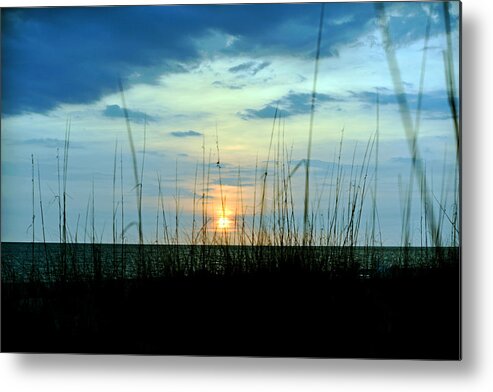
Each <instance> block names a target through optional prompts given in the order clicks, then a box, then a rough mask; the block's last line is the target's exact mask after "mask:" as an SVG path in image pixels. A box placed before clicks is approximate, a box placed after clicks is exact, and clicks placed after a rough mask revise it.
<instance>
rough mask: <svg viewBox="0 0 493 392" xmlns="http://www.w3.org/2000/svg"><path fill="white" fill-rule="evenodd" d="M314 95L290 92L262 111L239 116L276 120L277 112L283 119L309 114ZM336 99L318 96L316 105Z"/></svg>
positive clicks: (247, 111)
mask: <svg viewBox="0 0 493 392" xmlns="http://www.w3.org/2000/svg"><path fill="white" fill-rule="evenodd" d="M311 101H312V94H310V93H295V92H293V91H291V92H289V93H288V94H287V95H285V96H283V97H282V98H280V99H279V100H277V101H272V102H270V103H268V104H267V105H265V106H264V107H262V108H261V109H246V110H244V111H243V112H241V113H238V115H239V116H240V117H241V118H242V119H244V120H250V119H253V118H274V114H275V112H276V109H277V112H278V114H279V115H280V116H282V117H289V116H294V115H300V114H307V113H310V111H311V104H312V103H311ZM331 101H336V99H335V98H334V97H332V96H330V95H328V94H322V93H320V94H317V95H316V101H315V105H316V106H317V105H318V104H320V103H321V102H331Z"/></svg>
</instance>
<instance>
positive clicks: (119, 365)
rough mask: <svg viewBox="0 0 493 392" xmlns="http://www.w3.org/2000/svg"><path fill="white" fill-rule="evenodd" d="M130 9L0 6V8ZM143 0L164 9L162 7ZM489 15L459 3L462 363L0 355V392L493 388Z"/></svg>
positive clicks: (478, 5)
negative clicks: (460, 18)
mask: <svg viewBox="0 0 493 392" xmlns="http://www.w3.org/2000/svg"><path fill="white" fill-rule="evenodd" d="M216 2H227V3H230V2H231V1H216ZM135 3H136V2H135V1H125V0H119V1H111V0H106V1H94V0H92V1H80V0H79V1H70V2H67V1H49V0H47V1H42V2H41V1H39V0H38V1H15V0H0V6H1V7H5V6H39V5H68V4H70V5H109V4H121V5H123V4H135ZM142 3H145V4H163V1H153V0H146V1H144V2H142ZM181 3H182V4H197V3H206V1H181ZM492 10H493V2H489V1H484V0H464V1H463V83H462V85H463V96H462V104H463V167H462V174H463V177H462V180H463V194H462V196H463V199H462V202H463V205H462V208H463V209H462V212H463V213H462V215H463V227H462V231H463V242H462V245H463V272H464V275H463V361H462V362H427V361H369V360H311V359H251V358H193V357H132V356H89V355H16V354H0V389H1V390H3V391H16V390H20V391H44V390H49V391H50V392H52V391H53V392H56V391H66V390H69V391H83V392H90V391H93V390H106V391H110V390H116V391H118V392H123V391H139V390H140V391H147V390H150V391H152V390H159V391H214V392H220V391H228V392H229V391H237V390H239V391H248V392H253V391H269V392H270V391H297V392H298V391H299V392H302V391H322V390H323V391H328V390H344V391H365V392H370V391H378V392H385V391H399V392H401V391H403V392H405V391H413V392H415V391H437V392H438V391H447V392H451V391H468V392H471V391H481V392H482V391H485V390H489V388H491V386H492V385H493V371H492V370H491V369H493V366H492V364H493V361H492V356H493V345H492V341H493V339H492V336H493V322H492V320H493V303H492V300H493V295H492V287H493V281H492V279H493V271H492V269H493V268H492V267H493V258H492V257H491V256H493V254H492V253H493V252H492V250H493V248H492V245H493V237H492V234H493V229H492V223H491V222H493V215H492V207H493V194H492V189H493V185H492V184H493V175H492V174H491V170H492V169H493V143H492V142H493V126H492V119H493V116H492V114H491V113H492V111H493V109H492V102H493V97H492V87H493V83H492V71H491V70H492V69H493V63H492V51H491V43H490V41H489V40H490V39H491V37H493V31H492V26H493V23H492V20H491V15H493V14H492Z"/></svg>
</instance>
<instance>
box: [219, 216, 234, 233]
mask: <svg viewBox="0 0 493 392" xmlns="http://www.w3.org/2000/svg"><path fill="white" fill-rule="evenodd" d="M230 226H231V220H230V219H229V218H227V217H225V216H221V217H220V218H219V219H218V220H217V228H218V229H222V230H227V229H229V228H230Z"/></svg>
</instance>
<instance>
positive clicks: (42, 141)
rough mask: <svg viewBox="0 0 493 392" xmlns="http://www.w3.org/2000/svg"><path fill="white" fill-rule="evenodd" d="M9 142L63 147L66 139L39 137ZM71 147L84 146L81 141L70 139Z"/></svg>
mask: <svg viewBox="0 0 493 392" xmlns="http://www.w3.org/2000/svg"><path fill="white" fill-rule="evenodd" d="M8 143H9V144H16V145H24V146H38V147H46V148H62V147H63V145H64V143H65V141H64V140H61V139H55V138H39V139H26V140H15V141H9V142H8ZM70 148H72V149H73V148H77V149H79V148H84V147H83V146H82V145H81V144H80V143H77V142H73V141H70Z"/></svg>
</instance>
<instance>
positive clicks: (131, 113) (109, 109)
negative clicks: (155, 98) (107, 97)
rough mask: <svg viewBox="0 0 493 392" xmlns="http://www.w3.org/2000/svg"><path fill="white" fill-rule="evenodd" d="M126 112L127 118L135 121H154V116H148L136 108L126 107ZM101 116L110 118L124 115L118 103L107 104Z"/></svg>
mask: <svg viewBox="0 0 493 392" xmlns="http://www.w3.org/2000/svg"><path fill="white" fill-rule="evenodd" d="M127 113H128V118H129V120H130V121H133V122H136V123H143V122H144V121H147V122H150V121H155V118H154V117H152V116H149V115H148V114H146V113H144V112H140V111H138V110H130V109H127ZM103 116H105V117H112V118H123V117H124V116H125V115H124V112H123V108H122V107H120V106H119V105H108V106H106V109H104V110H103Z"/></svg>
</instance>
